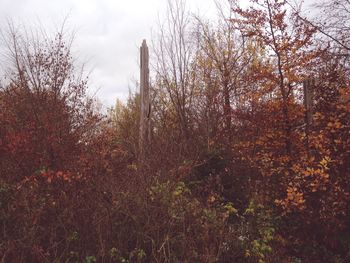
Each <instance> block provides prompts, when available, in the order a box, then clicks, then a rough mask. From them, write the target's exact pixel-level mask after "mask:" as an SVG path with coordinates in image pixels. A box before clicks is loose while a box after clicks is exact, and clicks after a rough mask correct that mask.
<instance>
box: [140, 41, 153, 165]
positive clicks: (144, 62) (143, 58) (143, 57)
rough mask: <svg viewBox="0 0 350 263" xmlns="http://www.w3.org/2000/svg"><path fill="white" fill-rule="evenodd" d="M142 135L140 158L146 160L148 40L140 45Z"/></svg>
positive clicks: (148, 125)
mask: <svg viewBox="0 0 350 263" xmlns="http://www.w3.org/2000/svg"><path fill="white" fill-rule="evenodd" d="M140 104H141V105H140V110H141V112H140V135H139V159H140V162H143V161H144V160H145V149H146V148H147V145H148V144H149V140H150V113H151V104H150V94H149V53H148V47H147V44H146V40H143V41H142V45H141V47H140Z"/></svg>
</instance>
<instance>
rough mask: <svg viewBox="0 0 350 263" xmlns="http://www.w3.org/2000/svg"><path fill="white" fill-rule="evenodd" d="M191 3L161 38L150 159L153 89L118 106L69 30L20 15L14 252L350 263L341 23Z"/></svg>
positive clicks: (3, 169)
mask: <svg viewBox="0 0 350 263" xmlns="http://www.w3.org/2000/svg"><path fill="white" fill-rule="evenodd" d="M175 2H176V4H174V3H173V2H169V12H170V14H172V16H171V17H170V18H169V20H168V21H167V23H165V24H164V25H163V27H161V29H160V30H159V32H160V33H159V37H158V39H157V41H155V42H154V43H155V47H154V49H153V50H154V53H155V58H156V61H155V62H154V72H153V74H152V76H153V78H152V79H151V87H152V89H151V96H152V99H151V101H152V109H151V126H152V130H151V143H150V144H149V145H148V146H147V149H146V154H145V156H146V157H145V160H144V161H143V162H142V163H140V162H139V159H138V153H139V134H138V132H139V118H140V117H139V116H140V105H139V103H140V99H139V95H138V94H137V93H136V94H131V95H130V97H129V99H128V101H127V102H126V103H123V102H120V101H118V102H117V103H116V106H115V107H114V108H111V109H109V110H108V114H107V116H104V115H103V114H102V113H101V112H102V111H101V110H99V109H98V107H97V103H96V101H94V100H93V99H91V98H89V96H88V95H87V89H88V81H87V80H88V79H87V78H86V77H84V75H83V74H81V73H80V72H79V70H78V69H77V68H76V67H75V65H74V63H73V62H74V60H73V57H72V55H71V50H70V45H71V42H70V41H69V39H68V38H67V35H65V33H64V32H58V33H57V34H56V35H55V36H54V37H52V38H48V36H47V35H45V36H43V37H37V38H31V37H28V35H26V34H24V33H23V32H20V31H17V30H15V28H14V27H10V30H9V34H8V38H7V42H6V43H7V44H8V48H9V56H8V58H9V60H8V68H9V70H8V74H7V78H6V79H4V81H3V83H2V86H1V89H0V224H1V231H0V258H1V260H2V262H259V263H262V262H348V261H349V260H350V254H349V249H350V235H349V233H350V220H349V219H350V214H349V213H350V212H349V211H350V118H349V116H350V78H349V76H350V72H349V61H348V56H349V55H348V51H349V50H350V49H349V48H348V45H350V43H347V42H346V41H347V37H349V36H346V35H340V34H341V33H339V31H337V30H335V29H334V28H336V25H337V23H340V22H339V21H341V20H337V17H336V14H334V13H332V12H330V13H329V14H331V15H332V17H331V18H330V19H331V21H332V24H331V25H328V27H327V25H326V26H323V25H322V24H321V25H320V24H318V23H317V21H316V22H314V21H312V20H311V18H310V20H309V18H306V17H304V16H303V15H302V14H303V12H302V9H300V8H301V7H300V6H293V5H290V3H288V2H287V1H283V0H281V1H277V0H252V1H250V6H249V8H243V7H241V6H240V5H238V4H237V2H236V1H229V7H228V8H227V10H226V9H225V11H223V9H221V12H219V13H220V17H219V18H218V20H217V22H216V23H214V22H209V21H206V20H205V19H201V18H199V17H192V16H190V15H189V14H188V13H187V11H186V6H185V4H184V2H183V1H175ZM340 2H342V1H340ZM343 4H344V7H345V6H346V1H344V3H343ZM330 6H332V5H330V4H326V5H320V6H319V7H318V8H321V9H322V8H323V9H324V10H327V8H329V7H330ZM222 8H223V7H222ZM337 8H340V7H339V6H337ZM346 10H348V9H345V10H343V13H342V14H343V15H346V14H347V11H346ZM226 11H227V12H226ZM326 15H327V12H326V13H324V16H326ZM322 19H326V17H324V18H322ZM337 21H338V22H337ZM343 26H344V27H346V25H343ZM332 29H334V30H332ZM328 30H329V31H328ZM327 32H329V34H328V33H327ZM342 32H343V33H344V34H347V32H348V31H346V30H344V31H342ZM25 36H27V37H25Z"/></svg>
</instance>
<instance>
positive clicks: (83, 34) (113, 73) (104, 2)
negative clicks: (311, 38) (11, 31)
mask: <svg viewBox="0 0 350 263" xmlns="http://www.w3.org/2000/svg"><path fill="white" fill-rule="evenodd" d="M171 1H173V0H171ZM218 1H224V2H226V0H218ZM241 1H242V2H243V3H247V2H248V1H247V0H241ZM308 1H310V0H308ZM186 2H187V6H188V8H189V10H190V11H191V12H193V13H196V14H199V15H200V16H202V17H206V18H214V17H215V15H216V14H217V11H216V6H215V2H214V0H187V1H186ZM166 3H167V0H0V26H1V25H2V28H3V26H4V25H6V23H7V22H6V21H8V20H11V21H14V22H15V24H24V25H25V26H26V27H33V26H37V25H38V24H41V26H43V27H44V28H45V30H46V31H54V30H55V29H57V28H59V27H60V26H61V25H62V22H63V21H64V20H65V19H66V18H67V20H66V28H67V29H68V30H72V31H74V32H75V41H74V45H73V47H72V51H73V56H74V57H75V58H77V61H78V63H80V64H83V63H84V64H85V70H86V74H89V93H90V95H91V96H95V97H97V98H98V100H99V101H100V102H101V103H102V107H103V108H105V109H106V108H108V107H111V106H113V105H114V104H115V101H116V99H117V98H118V99H120V100H122V101H126V99H127V97H128V94H129V90H131V91H133V92H134V91H135V89H137V87H136V86H135V81H137V80H138V79H139V68H138V67H139V66H138V58H139V46H140V45H141V43H142V40H143V39H146V40H147V42H148V43H149V44H150V43H151V42H152V31H153V32H155V31H156V30H157V25H158V21H162V20H163V19H164V18H165V13H166ZM0 29H1V27H0ZM153 35H154V34H153ZM1 45H2V43H1V42H0V51H1V48H2V47H1ZM0 63H1V60H0ZM1 66H4V65H1V64H0V68H1ZM0 77H1V76H0Z"/></svg>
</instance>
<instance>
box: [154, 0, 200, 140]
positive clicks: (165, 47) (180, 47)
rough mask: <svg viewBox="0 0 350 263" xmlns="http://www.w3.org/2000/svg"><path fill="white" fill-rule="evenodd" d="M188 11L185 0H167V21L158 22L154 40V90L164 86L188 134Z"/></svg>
mask: <svg viewBox="0 0 350 263" xmlns="http://www.w3.org/2000/svg"><path fill="white" fill-rule="evenodd" d="M190 24H191V21H190V14H189V12H188V11H187V9H186V4H185V1H184V0H176V1H170V0H169V1H168V10H167V20H166V21H165V22H164V23H163V24H162V25H160V31H159V32H160V33H159V36H158V39H157V41H156V43H155V56H156V61H157V62H156V63H157V64H156V65H155V69H156V75H157V76H156V78H157V80H158V86H159V87H154V88H155V89H157V88H161V89H163V88H164V89H165V90H166V93H167V96H168V98H169V101H170V104H171V106H172V107H173V108H174V110H175V114H176V117H177V119H178V123H179V125H180V129H181V134H182V135H183V136H184V137H185V138H187V137H188V136H189V127H188V126H189V114H190V113H189V112H190V110H189V109H190V106H191V104H192V97H193V90H194V87H193V85H192V84H193V83H192V82H191V80H192V78H191V73H190V66H191V58H192V56H193V54H194V49H193V45H192V42H191V33H190Z"/></svg>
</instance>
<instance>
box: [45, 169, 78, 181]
mask: <svg viewBox="0 0 350 263" xmlns="http://www.w3.org/2000/svg"><path fill="white" fill-rule="evenodd" d="M40 176H41V177H43V178H45V179H46V181H47V182H48V183H49V184H50V183H52V182H55V181H61V182H67V183H70V182H72V180H79V179H80V178H81V176H79V175H77V176H76V175H73V174H72V173H71V172H69V171H66V172H63V171H57V172H54V171H50V170H48V171H46V170H44V171H41V172H40Z"/></svg>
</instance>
